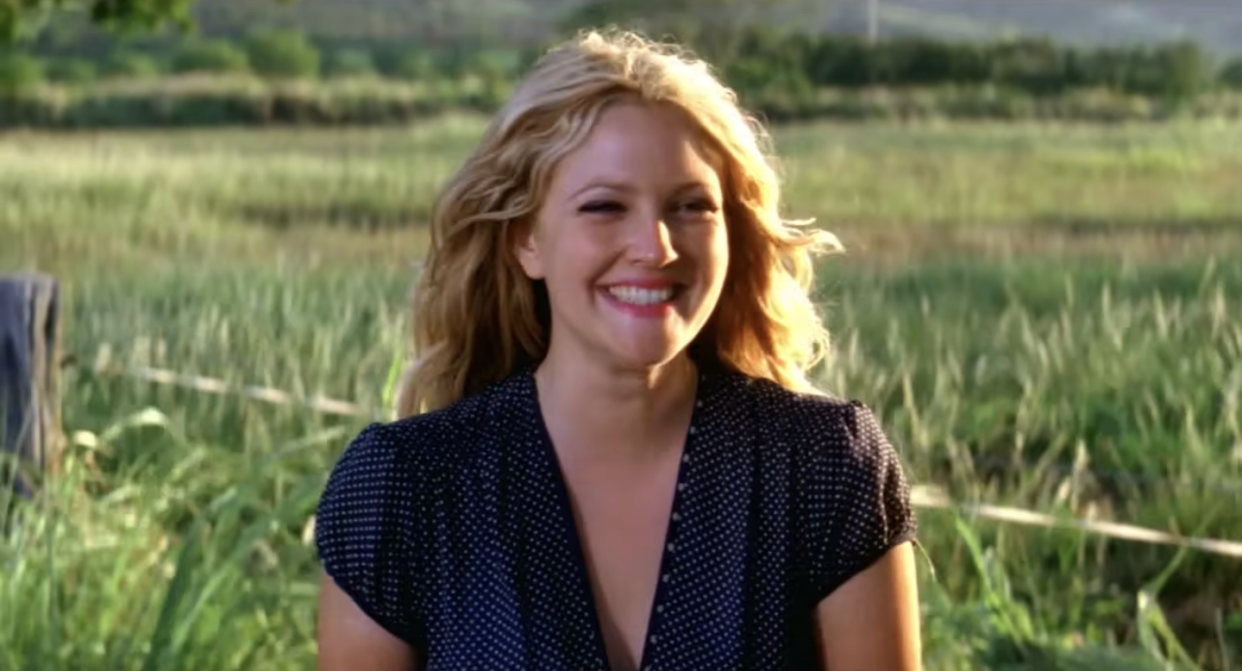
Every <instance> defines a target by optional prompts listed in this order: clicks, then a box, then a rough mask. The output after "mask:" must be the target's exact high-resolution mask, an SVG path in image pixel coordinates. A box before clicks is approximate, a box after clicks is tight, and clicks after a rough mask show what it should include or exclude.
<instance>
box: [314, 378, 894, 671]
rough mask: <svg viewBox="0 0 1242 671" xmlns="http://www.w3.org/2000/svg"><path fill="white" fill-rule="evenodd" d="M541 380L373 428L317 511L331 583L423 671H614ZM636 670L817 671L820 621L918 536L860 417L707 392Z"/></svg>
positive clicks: (717, 389) (731, 381)
mask: <svg viewBox="0 0 1242 671" xmlns="http://www.w3.org/2000/svg"><path fill="white" fill-rule="evenodd" d="M567 491H568V490H567V488H566V486H565V483H564V480H563V479H562V476H561V472H560V469H559V465H558V462H557V459H556V455H555V452H554V451H553V448H552V445H551V441H550V440H549V438H548V433H547V430H546V428H545V426H544V424H543V420H542V415H541V413H540V410H539V405H538V398H537V395H536V389H535V381H534V376H533V370H532V369H526V370H523V371H521V372H518V373H516V374H514V375H513V376H512V377H510V378H508V379H506V380H503V381H501V382H499V383H497V384H495V385H493V386H491V387H490V388H489V389H487V390H486V391H483V392H481V393H479V394H477V395H474V396H472V397H470V398H466V399H463V400H462V401H459V402H458V403H456V404H454V405H452V406H450V407H449V408H446V409H444V410H441V411H438V412H434V413H429V414H425V415H420V416H416V417H412V418H409V419H405V420H401V421H397V422H393V423H388V424H373V425H371V426H369V427H367V428H366V429H365V430H363V431H362V433H361V434H360V435H359V436H358V437H357V438H356V439H355V440H354V441H353V442H352V443H351V444H350V445H349V446H348V447H347V448H346V450H345V452H344V454H343V455H342V456H341V457H340V460H339V461H338V463H337V464H336V466H335V468H334V469H333V471H332V473H331V475H330V477H329V480H328V484H327V487H326V488H325V490H324V493H323V497H322V499H321V501H320V504H319V510H318V515H317V518H316V525H315V536H316V544H317V547H318V551H319V555H320V559H321V561H322V563H323V566H324V569H325V570H326V571H327V573H328V574H329V575H331V576H332V577H333V578H334V579H335V580H336V582H337V584H338V585H340V587H341V588H342V589H343V590H344V591H345V592H346V593H348V594H349V595H350V596H351V597H352V598H353V599H354V601H355V602H357V604H358V606H359V607H360V608H361V609H362V610H363V611H364V612H366V613H367V614H368V615H369V616H370V617H371V618H373V619H374V620H375V621H376V622H377V623H379V624H380V625H381V626H383V627H384V628H385V629H387V630H388V631H389V632H391V633H392V634H394V635H395V636H397V637H399V638H401V639H404V640H405V641H407V642H409V643H410V644H411V645H412V646H413V647H414V648H415V649H416V650H417V651H418V655H419V658H420V662H421V663H422V664H423V665H424V668H426V669H430V670H437V671H439V670H442V671H449V670H462V671H465V670H470V671H476V670H479V669H489V670H493V671H499V670H502V669H529V670H531V671H557V670H561V669H564V670H574V671H580V670H600V671H603V670H605V669H608V668H609V667H608V659H607V655H606V653H605V648H604V642H603V641H604V639H603V635H602V633H601V630H600V625H599V620H598V616H597V613H596V610H595V604H594V599H593V594H592V590H591V584H590V580H589V577H588V573H587V568H586V565H585V563H584V559H583V551H582V546H581V545H580V540H579V538H578V534H577V531H576V528H575V525H574V518H573V514H572V511H571V509H570V503H569V498H568V494H567ZM670 514H671V518H670V519H671V522H670V525H669V530H668V533H667V535H668V537H667V543H666V546H665V551H664V557H663V559H662V563H661V577H660V583H659V585H658V587H657V591H656V596H655V603H654V604H653V607H652V610H651V615H650V619H649V622H648V631H647V641H646V643H645V646H644V651H643V653H642V662H641V664H640V668H642V669H660V670H673V669H687V670H690V669H693V670H696V671H698V670H703V669H714V670H726V669H748V670H749V669H791V670H793V669H798V670H807V669H815V668H818V666H819V662H818V660H817V657H816V643H815V634H814V626H813V620H812V615H813V611H814V608H815V605H816V604H817V603H818V602H819V601H820V600H821V599H823V598H824V597H826V596H828V595H829V594H831V593H832V592H833V590H835V589H837V587H838V586H840V585H841V584H842V583H844V582H845V581H846V580H849V579H850V577H852V576H853V575H855V574H857V573H859V572H860V571H862V570H863V569H864V568H866V567H867V566H869V565H870V564H872V563H873V562H875V561H876V560H877V559H878V558H879V557H880V556H881V555H882V554H883V553H885V552H886V551H887V550H888V549H889V548H892V547H893V546H895V545H897V544H900V543H902V542H905V541H909V540H913V539H914V538H915V532H916V522H915V518H914V514H913V512H912V511H911V507H910V495H909V488H908V485H907V482H906V479H905V476H904V475H903V472H902V468H901V465H900V462H899V460H898V456H897V454H896V453H895V451H894V449H893V448H892V447H891V446H890V444H889V442H888V441H887V439H886V438H885V436H884V434H883V432H882V431H881V429H880V427H879V426H878V424H877V422H876V419H875V417H874V415H873V414H872V413H871V411H870V410H869V409H868V408H867V407H866V406H864V405H863V404H861V403H859V402H857V401H850V402H846V401H837V400H830V399H826V398H819V397H812V396H803V395H797V394H794V393H791V392H789V391H787V390H785V389H784V388H782V387H780V386H778V385H775V384H773V383H771V382H767V381H763V380H756V379H751V378H748V377H745V376H742V375H740V374H737V373H732V372H712V373H707V374H704V375H703V379H702V382H701V384H700V385H699V390H698V399H697V407H696V409H695V411H694V415H693V418H692V421H691V427H690V430H689V436H687V442H686V445H685V448H684V457H683V460H682V463H681V466H680V474H679V476H678V481H677V492H676V495H675V497H674V502H673V509H672V511H671V513H670Z"/></svg>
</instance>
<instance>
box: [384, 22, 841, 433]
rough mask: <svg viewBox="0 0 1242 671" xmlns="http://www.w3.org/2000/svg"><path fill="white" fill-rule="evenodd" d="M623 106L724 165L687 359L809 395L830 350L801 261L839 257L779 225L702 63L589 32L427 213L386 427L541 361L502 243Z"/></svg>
mask: <svg viewBox="0 0 1242 671" xmlns="http://www.w3.org/2000/svg"><path fill="white" fill-rule="evenodd" d="M635 98H637V99H640V100H643V101H647V102H651V103H661V104H671V105H674V106H676V107H677V108H679V109H681V110H682V111H683V112H685V113H686V114H687V115H688V116H689V118H690V119H691V120H692V121H693V122H694V124H695V125H696V126H697V127H699V128H700V129H701V130H702V131H703V133H704V135H705V136H706V137H707V138H708V140H709V141H710V142H711V143H712V144H713V145H714V149H715V150H716V151H718V152H719V153H720V154H721V157H722V158H723V163H724V165H725V170H724V172H725V174H722V175H721V181H722V183H723V185H724V188H725V194H724V195H725V210H724V211H725V217H726V225H727V227H728V236H729V247H730V265H729V269H728V274H727V279H726V282H725V288H724V293H723V294H722V295H721V298H720V303H719V305H718V306H717V308H716V310H715V313H714V314H713V316H712V318H711V320H710V321H709V322H708V324H707V326H706V328H705V329H704V331H703V333H701V334H700V335H699V337H698V338H697V339H696V341H695V343H694V344H693V345H692V349H691V351H692V353H693V354H694V356H696V357H703V356H707V357H713V358H714V359H715V360H717V361H719V362H720V363H721V364H723V365H725V366H727V367H729V368H732V369H735V370H737V371H739V372H741V373H745V374H747V375H751V376H753V377H759V378H766V379H769V380H772V381H774V382H777V383H779V384H781V385H784V386H786V387H788V388H790V389H793V390H795V391H803V392H815V389H814V388H813V386H812V385H811V383H810V381H809V377H810V371H811V370H812V369H813V368H814V366H815V365H817V364H819V363H820V362H822V361H824V360H825V359H826V357H827V354H828V349H829V338H828V332H827V330H826V329H825V327H824V325H823V320H822V316H821V315H820V314H819V312H818V310H817V309H816V306H815V304H814V303H813V302H812V299H811V296H810V291H811V289H812V286H813V269H814V266H813V256H814V254H816V253H820V252H838V251H841V249H842V248H841V245H840V243H839V241H838V240H837V238H836V237H835V236H834V235H832V234H831V233H828V232H826V231H822V230H819V229H816V228H813V227H811V226H810V225H811V224H812V221H810V220H785V219H782V217H781V212H780V209H781V202H780V201H781V198H780V178H779V175H778V173H777V171H776V168H775V164H774V160H773V159H772V158H771V154H772V143H771V138H770V136H769V135H768V134H767V132H766V131H765V129H764V128H763V127H762V125H761V124H759V123H758V122H757V121H756V120H755V119H754V118H752V117H751V116H749V115H748V114H747V113H746V112H745V111H744V110H743V109H742V108H741V107H740V106H739V104H738V101H737V96H736V95H735V94H734V92H733V91H732V90H731V89H729V88H728V87H726V86H725V85H724V84H722V83H721V81H720V80H719V79H718V78H717V77H716V76H715V75H714V74H713V73H712V70H711V67H710V66H709V65H708V64H707V63H706V62H704V61H702V60H701V59H698V58H696V57H694V56H693V55H692V54H690V53H689V52H688V51H687V50H685V49H684V48H682V47H680V46H678V45H675V44H666V43H660V42H655V41H651V40H648V39H646V38H644V37H642V36H640V35H638V34H635V33H632V32H626V31H619V30H610V31H588V32H584V33H582V34H580V35H579V36H578V37H577V38H576V39H573V40H571V41H569V42H567V43H564V44H562V45H560V46H558V47H556V48H554V49H552V50H551V51H550V52H549V53H547V54H546V55H545V56H544V57H543V58H542V59H541V60H540V61H539V62H538V63H536V64H535V66H534V67H533V69H532V70H531V72H530V73H529V74H528V75H527V76H526V78H525V79H524V80H523V81H522V82H521V83H520V84H519V85H518V87H517V89H516V91H515V92H514V94H513V96H512V98H511V99H510V100H509V101H508V102H507V103H506V104H505V105H504V107H503V108H502V109H501V110H500V111H499V112H498V113H497V114H496V116H495V117H494V118H493V120H492V122H491V123H490V124H489V125H488V127H487V129H486V130H485V132H484V134H483V136H482V138H481V140H480V141H479V143H478V145H477V146H476V147H475V148H474V150H473V151H472V152H471V153H470V154H469V156H468V157H467V158H466V160H465V162H464V164H463V165H462V166H461V168H460V169H459V170H458V172H457V173H456V174H455V175H454V176H453V177H452V178H451V179H450V180H449V181H448V183H447V184H446V185H445V187H444V188H443V190H442V191H441V192H440V194H439V196H438V198H437V200H436V204H435V207H434V209H433V212H432V218H431V240H430V247H429V249H428V252H427V258H426V262H425V264H424V266H423V272H422V275H421V277H420V279H419V283H418V286H417V287H416V291H415V293H414V299H413V305H412V308H413V314H412V320H413V335H414V352H415V357H416V360H415V362H414V364H413V365H412V366H411V367H410V369H409V370H408V371H407V372H406V374H405V377H404V379H403V380H402V385H401V390H400V393H399V394H398V399H397V413H398V415H399V416H400V417H406V416H410V415H414V414H418V413H420V412H427V411H432V410H436V409H439V408H443V407H445V406H448V405H450V404H452V403H453V402H455V401H457V400H459V399H461V398H463V397H465V396H468V395H470V394H473V393H476V392H479V391H481V390H483V389H484V388H485V387H486V386H488V385H489V384H492V383H494V382H497V381H499V380H501V379H503V378H504V377H506V376H508V375H510V374H512V373H513V372H514V371H515V369H516V368H517V367H518V366H520V365H522V364H524V363H527V362H537V361H539V360H541V359H542V358H543V356H544V354H545V353H546V351H547V345H548V334H549V328H550V324H549V317H548V316H547V310H546V306H545V305H544V302H545V301H546V298H545V297H544V296H543V295H542V293H541V291H542V289H541V287H540V286H539V285H538V284H537V283H535V282H532V281H531V280H529V279H528V278H527V277H526V276H525V275H524V274H523V272H522V270H521V267H520V266H519V265H518V263H517V261H516V260H515V259H514V258H513V253H512V251H511V249H510V245H509V240H510V235H511V229H512V228H513V227H514V226H515V225H518V224H520V223H522V222H525V221H528V220H529V219H530V218H531V217H533V216H534V214H535V212H536V211H537V210H538V208H539V204H540V202H541V200H542V198H543V197H544V194H545V193H546V190H547V185H548V182H549V180H550V178H551V175H552V172H553V170H554V169H555V167H556V165H557V163H558V162H559V161H560V160H561V159H562V158H563V157H564V156H565V155H566V154H568V153H570V152H571V151H573V150H574V149H575V148H576V147H577V146H578V145H580V144H581V143H582V142H583V141H584V139H585V138H586V137H587V135H588V134H589V133H590V132H591V129H592V128H593V126H594V124H595V121H596V119H598V117H599V116H600V113H601V111H602V110H604V109H605V108H607V107H608V105H609V104H611V103H613V102H616V101H618V100H620V99H635Z"/></svg>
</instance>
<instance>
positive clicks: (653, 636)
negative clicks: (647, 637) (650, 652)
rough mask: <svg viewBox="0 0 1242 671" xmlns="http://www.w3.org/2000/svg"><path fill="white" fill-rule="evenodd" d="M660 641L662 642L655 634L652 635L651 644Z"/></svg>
mask: <svg viewBox="0 0 1242 671" xmlns="http://www.w3.org/2000/svg"><path fill="white" fill-rule="evenodd" d="M658 640H660V637H659V636H656V635H655V634H652V635H651V642H652V643H655V642H656V641H658Z"/></svg>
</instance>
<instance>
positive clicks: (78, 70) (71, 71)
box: [47, 58, 99, 84]
mask: <svg viewBox="0 0 1242 671" xmlns="http://www.w3.org/2000/svg"><path fill="white" fill-rule="evenodd" d="M98 75H99V71H98V68H96V67H95V64H94V63H92V62H90V61H88V60H83V59H81V58H64V59H58V60H55V61H52V62H51V63H50V64H49V66H48V69H47V77H48V79H49V80H51V81H54V82H60V83H65V84H88V83H90V82H93V81H95V79H96V77H98Z"/></svg>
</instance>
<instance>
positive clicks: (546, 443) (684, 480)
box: [519, 365, 717, 671]
mask: <svg viewBox="0 0 1242 671" xmlns="http://www.w3.org/2000/svg"><path fill="white" fill-rule="evenodd" d="M534 372H535V366H533V365H532V366H527V367H525V368H524V369H523V370H522V371H521V372H520V373H519V377H520V384H521V390H522V394H523V396H524V397H525V399H526V401H527V402H528V403H529V404H530V410H531V421H532V422H533V423H534V425H535V426H534V428H535V430H536V431H537V432H538V438H539V443H540V446H541V448H542V449H541V451H540V455H539V458H540V459H543V460H545V465H546V466H547V469H548V470H547V471H546V472H547V473H548V474H549V476H550V477H551V479H552V480H553V486H554V487H555V490H556V497H557V508H558V509H559V515H558V517H559V523H560V528H559V531H561V532H563V533H565V534H566V535H567V537H568V539H569V549H570V552H571V553H572V555H573V557H572V561H571V564H572V565H573V567H574V576H573V579H574V580H575V581H576V582H577V585H578V589H579V590H581V592H582V594H583V595H585V598H584V600H585V603H586V608H587V610H588V612H587V613H586V616H587V618H588V619H589V621H590V622H591V631H592V637H593V641H592V643H593V645H592V646H591V647H592V649H593V651H594V653H595V656H596V659H595V662H596V664H597V665H598V667H599V668H601V669H604V670H605V671H614V669H613V668H612V662H611V660H610V659H609V656H608V648H607V645H606V644H605V638H604V632H603V622H602V620H601V618H600V613H599V608H598V603H599V602H598V597H597V595H596V593H595V587H594V585H592V584H591V577H590V572H589V570H588V568H587V559H586V548H585V546H584V545H583V542H582V536H581V534H580V533H579V530H578V524H577V522H576V521H575V519H574V514H573V503H572V501H571V499H570V496H569V487H568V483H567V482H566V480H565V474H564V471H563V470H562V469H561V465H560V460H559V458H558V456H557V454H556V449H555V446H554V445H553V444H552V437H551V434H550V433H549V431H548V427H547V424H546V422H545V421H544V418H543V412H542V410H541V408H540V407H539V390H538V387H537V385H536V382H535V376H534ZM716 382H717V376H716V375H713V374H712V373H711V371H710V370H709V369H707V368H702V367H701V368H700V369H699V373H698V381H697V384H696V387H695V401H694V408H693V409H692V411H691V415H690V425H689V427H688V429H687V432H686V438H685V441H684V443H683V446H682V456H681V459H680V460H679V461H680V463H678V466H677V484H676V491H675V492H674V493H673V502H672V506H671V509H670V510H669V512H668V519H667V521H666V527H665V529H666V530H665V534H664V544H663V546H662V549H661V551H660V571H659V576H660V577H659V582H658V583H657V584H656V589H655V595H654V598H653V599H652V603H651V607H650V610H649V612H648V615H647V628H646V631H645V632H644V633H643V642H642V648H641V653H640V659H639V663H638V666H637V670H638V671H646V670H647V669H650V668H651V665H652V662H653V656H654V655H655V652H656V649H657V648H656V646H657V645H658V643H659V637H660V630H661V624H662V623H663V620H664V617H663V614H664V606H665V603H666V602H667V601H668V594H669V590H670V589H671V588H672V583H673V582H675V581H674V576H675V572H676V562H675V560H676V553H677V551H676V550H675V548H677V546H678V542H679V536H680V532H681V527H682V526H683V525H684V524H685V520H686V508H687V507H688V505H689V501H688V499H689V497H690V494H689V493H688V492H687V491H686V488H687V484H688V480H689V476H690V475H691V472H692V471H691V469H692V468H693V467H694V465H695V464H697V463H698V461H699V458H698V457H699V456H700V455H699V454H698V450H697V447H698V443H699V441H698V440H697V436H698V434H699V433H700V432H701V430H702V424H703V423H704V421H705V419H706V417H707V413H706V412H705V410H706V408H707V407H708V406H709V401H710V396H711V392H713V391H714V386H715V383H716Z"/></svg>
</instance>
